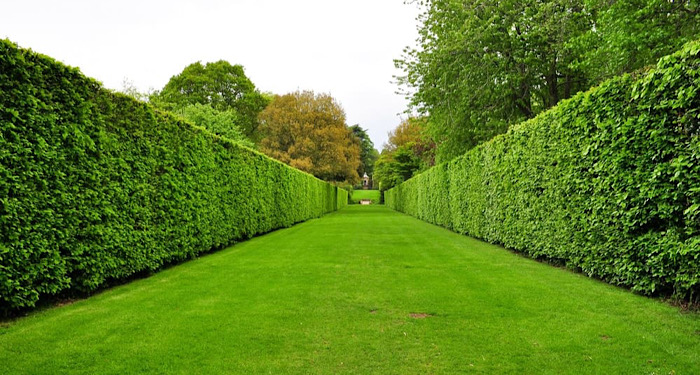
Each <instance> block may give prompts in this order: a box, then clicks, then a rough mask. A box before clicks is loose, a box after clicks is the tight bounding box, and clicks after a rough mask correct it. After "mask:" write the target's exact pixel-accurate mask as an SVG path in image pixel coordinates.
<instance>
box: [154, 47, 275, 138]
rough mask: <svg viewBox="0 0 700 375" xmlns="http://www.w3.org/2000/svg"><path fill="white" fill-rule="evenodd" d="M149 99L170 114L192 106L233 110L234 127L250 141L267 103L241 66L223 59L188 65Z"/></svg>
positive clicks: (254, 136) (255, 136)
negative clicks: (235, 123)
mask: <svg viewBox="0 0 700 375" xmlns="http://www.w3.org/2000/svg"><path fill="white" fill-rule="evenodd" d="M150 99H151V102H152V103H153V104H154V105H156V106H157V107H160V108H162V109H166V110H171V111H177V110H178V109H182V108H184V107H186V106H189V105H193V104H203V105H209V106H211V108H213V109H215V110H217V111H233V112H235V113H236V118H237V121H238V122H237V126H238V127H239V128H240V129H241V131H242V132H243V134H244V135H245V136H246V137H248V138H250V139H251V140H256V139H257V134H256V131H257V129H258V126H259V122H258V118H257V117H258V114H259V113H260V112H261V111H262V110H263V109H264V108H265V106H267V104H268V100H267V99H266V97H265V96H264V95H262V94H261V93H260V92H259V91H258V90H257V89H256V88H255V85H254V84H253V82H251V81H250V79H248V77H246V75H245V73H244V71H243V67H242V66H241V65H231V64H230V63H228V62H227V61H224V60H220V61H217V62H213V63H207V64H205V65H202V63H201V62H196V63H194V64H190V65H188V66H187V67H186V68H185V69H184V70H183V71H182V73H180V74H178V75H176V76H173V77H172V78H170V81H168V83H167V84H166V85H165V87H163V89H162V90H161V91H160V92H156V93H154V94H153V95H151V98H150Z"/></svg>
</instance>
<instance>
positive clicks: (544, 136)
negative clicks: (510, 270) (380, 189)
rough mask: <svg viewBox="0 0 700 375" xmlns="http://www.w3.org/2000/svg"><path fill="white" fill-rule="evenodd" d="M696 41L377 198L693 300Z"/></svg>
mask: <svg viewBox="0 0 700 375" xmlns="http://www.w3.org/2000/svg"><path fill="white" fill-rule="evenodd" d="M699 90H700V42H694V43H690V44H688V45H686V46H685V47H684V49H683V50H682V51H680V52H678V53H676V54H674V55H671V56H667V57H665V58H663V59H662V60H661V61H660V62H659V64H658V65H657V67H656V68H655V69H652V70H649V71H646V72H643V73H637V74H636V75H634V76H630V75H626V76H622V77H619V78H615V79H612V80H610V81H608V82H605V83H604V84H602V85H601V86H599V87H597V88H594V89H592V90H590V91H588V92H585V93H581V94H579V95H577V96H575V97H574V98H572V99H570V100H568V101H565V102H563V103H562V104H560V105H559V106H557V107H555V108H553V109H552V110H550V111H548V112H546V113H543V114H542V115H540V116H538V117H536V118H534V119H532V120H529V121H527V122H524V123H522V124H519V125H517V126H515V127H514V128H513V129H511V130H510V131H509V132H508V133H507V134H504V135H502V136H498V137H496V138H494V139H493V140H492V141H490V142H488V143H486V144H483V145H482V146H480V147H477V148H475V149H473V150H471V151H469V152H468V153H467V154H465V155H463V156H462V157H460V158H458V159H456V160H453V161H451V162H449V163H447V164H443V165H439V166H436V167H435V168H433V169H430V170H428V171H426V172H425V173H422V174H420V175H418V176H416V177H414V178H412V179H410V180H408V181H406V182H405V183H404V184H402V185H400V186H398V187H396V188H394V189H392V190H389V191H387V192H386V193H385V195H386V202H387V205H388V206H390V207H392V208H394V209H396V210H399V211H403V212H406V213H408V214H411V215H413V216H416V217H418V218H420V219H423V220H426V221H429V222H431V223H435V224H438V225H442V226H445V227H447V228H450V229H452V230H454V231H456V232H459V233H463V234H468V235H471V236H474V237H478V238H482V239H484V240H486V241H489V242H492V243H497V244H502V245H504V246H505V247H507V248H511V249H515V250H518V251H521V252H524V253H527V254H529V255H530V256H533V257H536V258H548V259H550V260H554V261H557V262H560V263H564V264H566V265H567V266H569V267H571V268H573V269H577V270H581V271H583V272H585V273H586V274H588V275H589V276H593V277H597V278H601V279H604V280H606V281H608V282H610V283H613V284H618V285H624V286H628V287H631V288H632V289H633V290H635V291H638V292H640V293H644V294H658V295H675V296H676V297H679V298H686V299H691V300H693V299H695V300H697V299H698V296H699V292H700V92H699Z"/></svg>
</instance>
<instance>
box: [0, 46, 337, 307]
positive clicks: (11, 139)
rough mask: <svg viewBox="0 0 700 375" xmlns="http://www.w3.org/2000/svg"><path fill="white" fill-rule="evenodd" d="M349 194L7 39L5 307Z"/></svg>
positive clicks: (1, 78) (0, 258)
mask: <svg viewBox="0 0 700 375" xmlns="http://www.w3.org/2000/svg"><path fill="white" fill-rule="evenodd" d="M346 204H347V192H346V191H345V190H343V189H338V188H337V187H334V186H332V185H329V184H327V183H325V182H323V181H320V180H318V179H316V178H314V177H313V176H311V175H309V174H306V173H303V172H300V171H298V170H295V169H293V168H290V167H288V166H286V165H284V164H282V163H279V162H277V161H274V160H272V159H270V158H268V157H266V156H264V155H262V154H260V153H258V152H256V151H253V150H250V149H247V148H244V147H241V146H239V145H237V144H235V143H232V142H231V141H228V140H226V139H224V138H220V137H218V136H215V135H212V134H210V133H208V132H207V131H205V130H203V129H200V128H196V127H194V126H192V125H190V124H187V123H184V122H182V121H179V120H178V119H176V118H174V117H172V116H170V115H169V114H166V113H160V112H156V111H154V110H153V109H152V107H150V106H149V105H147V104H144V103H140V102H137V101H135V100H132V99H131V98H128V97H126V96H123V95H120V94H117V93H113V92H110V91H108V90H106V89H104V88H102V87H101V86H100V84H99V83H98V82H96V81H94V80H92V79H90V78H86V77H85V76H83V75H82V74H81V73H80V72H79V71H78V70H77V69H73V68H69V67H66V66H64V65H62V64H60V63H58V62H56V61H54V60H52V59H51V58H48V57H46V56H42V55H39V54H36V53H33V52H31V51H27V50H23V49H20V48H18V47H17V46H15V45H14V44H12V43H10V42H8V41H0V310H6V311H7V310H11V309H16V308H21V307H31V306H33V305H34V304H35V303H36V302H37V300H39V298H40V297H42V296H47V295H55V294H57V293H59V292H61V291H64V290H67V289H69V288H70V289H72V290H78V291H92V290H94V289H96V288H98V287H99V286H100V285H103V284H104V283H105V282H107V281H110V280H116V279H122V278H126V277H129V276H130V275H133V274H135V273H138V272H141V271H147V270H156V269H158V268H159V267H161V266H162V265H164V264H166V263H171V262H177V261H180V260H184V259H188V258H192V257H194V256H196V255H197V254H201V253H204V252H207V251H210V250H212V249H216V248H220V247H223V246H226V245H229V244H232V243H233V242H235V241H237V240H241V239H245V238H249V237H251V236H254V235H256V234H260V233H265V232H268V231H270V230H273V229H275V228H280V227H287V226H290V225H292V224H294V223H296V222H300V221H303V220H306V219H309V218H313V217H318V216H321V215H323V214H324V213H326V212H330V211H334V210H336V209H339V208H341V207H342V206H344V205H346Z"/></svg>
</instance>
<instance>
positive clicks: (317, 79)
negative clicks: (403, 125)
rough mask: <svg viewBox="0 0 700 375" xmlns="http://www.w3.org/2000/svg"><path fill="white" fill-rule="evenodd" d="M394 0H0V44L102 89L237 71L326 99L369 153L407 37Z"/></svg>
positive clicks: (379, 140) (407, 23)
mask: <svg viewBox="0 0 700 375" xmlns="http://www.w3.org/2000/svg"><path fill="white" fill-rule="evenodd" d="M418 12H419V10H418V9H417V7H416V5H411V4H404V1H403V0H228V1H225V0H120V1H97V0H60V1H57V0H0V38H8V39H10V40H11V41H13V42H15V43H18V44H19V45H20V46H21V47H24V48H31V49H32V50H34V51H37V52H40V53H43V54H46V55H49V56H51V57H53V58H55V59H57V60H59V61H62V62H63V63H66V64H68V65H71V66H75V67H79V68H80V69H81V71H82V72H83V73H84V74H86V75H88V76H90V77H93V78H96V79H97V80H99V81H101V82H102V83H103V84H104V85H105V86H106V87H108V88H111V89H117V90H118V89H121V88H122V82H123V80H124V78H125V77H126V78H128V79H130V80H131V81H133V83H134V84H135V85H136V86H137V87H138V88H139V89H140V90H141V91H146V90H148V89H149V88H154V89H160V88H162V87H163V86H164V85H165V83H166V82H167V81H168V80H169V79H170V77H172V76H173V75H175V74H178V73H180V72H181V71H182V69H184V67H185V66H187V65H189V64H190V63H193V62H195V61H202V62H209V61H217V60H221V59H223V60H227V61H229V62H230V63H232V64H241V65H243V66H244V67H245V70H246V75H247V76H248V77H249V78H250V79H251V80H252V81H253V83H254V84H255V85H256V86H257V87H258V88H259V89H260V90H261V91H270V92H273V93H276V94H285V93H288V92H292V91H295V90H298V89H299V90H314V91H316V92H325V93H330V94H331V95H332V96H333V97H335V98H336V99H337V100H338V101H339V102H340V103H341V104H342V106H343V108H344V109H345V112H346V115H347V121H348V124H349V125H352V124H356V123H359V124H360V125H361V126H362V127H364V128H366V129H369V134H370V137H371V138H372V140H373V141H374V143H375V146H376V147H377V148H378V149H381V146H382V144H383V143H384V142H386V139H387V132H388V131H389V130H391V129H393V128H394V127H396V125H398V123H399V122H400V120H401V117H400V116H399V114H400V113H401V112H403V111H404V110H405V108H406V102H405V100H404V99H403V98H402V97H401V96H399V95H396V94H395V93H394V92H395V91H396V86H395V85H394V84H392V83H391V82H392V80H393V78H392V76H393V75H396V74H400V73H401V72H400V71H398V70H396V69H395V68H394V64H393V60H394V59H396V58H400V57H401V54H402V50H403V48H404V47H406V46H409V45H410V46H413V45H414V44H415V39H416V37H417V31H416V26H417V22H416V20H415V18H416V16H417V15H418Z"/></svg>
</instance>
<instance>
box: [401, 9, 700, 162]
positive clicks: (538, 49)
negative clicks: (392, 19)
mask: <svg viewBox="0 0 700 375" xmlns="http://www.w3.org/2000/svg"><path fill="white" fill-rule="evenodd" d="M418 3H419V4H421V6H422V8H423V14H422V15H421V17H420V19H419V20H420V21H421V22H422V26H421V28H420V30H419V35H420V36H419V38H418V40H417V44H418V45H417V46H414V47H410V48H407V49H406V53H405V54H404V56H403V58H402V59H401V60H398V61H397V66H398V67H399V68H401V69H402V70H403V71H404V73H405V74H404V76H402V77H399V79H398V82H399V84H400V85H402V86H403V87H404V88H406V93H407V94H408V96H410V98H411V102H412V105H413V107H414V108H415V109H417V110H418V111H419V112H421V113H422V114H424V115H426V116H429V118H430V121H429V125H430V126H429V131H430V134H431V135H432V137H433V139H434V140H435V141H436V142H437V143H438V147H437V158H438V161H439V162H443V161H447V160H450V159H452V158H454V157H457V156H459V155H461V154H463V153H464V152H466V151H467V150H469V149H471V148H472V147H474V146H476V145H478V144H480V143H482V142H485V141H487V140H489V139H491V138H492V137H493V136H494V135H496V134H500V133H503V132H505V131H506V130H507V129H508V127H509V126H510V125H512V124H516V123H518V122H521V121H523V120H526V119H530V118H532V117H534V116H535V115H537V114H538V113H540V112H542V111H544V110H546V109H548V108H550V107H552V106H553V105H556V104H557V103H558V102H559V101H560V100H563V99H566V98H569V97H571V96H572V95H573V94H575V93H577V92H580V91H582V90H586V89H588V88H589V87H591V86H592V85H594V84H598V83H600V82H601V81H602V80H603V79H607V78H610V77H613V76H616V75H619V74H622V73H625V72H633V71H635V70H637V69H641V68H644V67H646V66H648V65H651V64H654V63H655V62H656V61H657V60H658V59H659V58H660V57H661V56H664V55H667V54H669V53H671V52H672V51H676V50H677V49H679V48H680V47H681V46H682V45H683V44H684V43H686V42H688V41H690V40H693V39H695V38H697V37H698V33H700V5H699V3H698V2H697V1H688V0H681V1H668V0H615V1H609V0H548V1H541V0H535V1H532V0H530V1H520V0H518V1H515V0H502V1H485V0H426V1H420V2H418Z"/></svg>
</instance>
